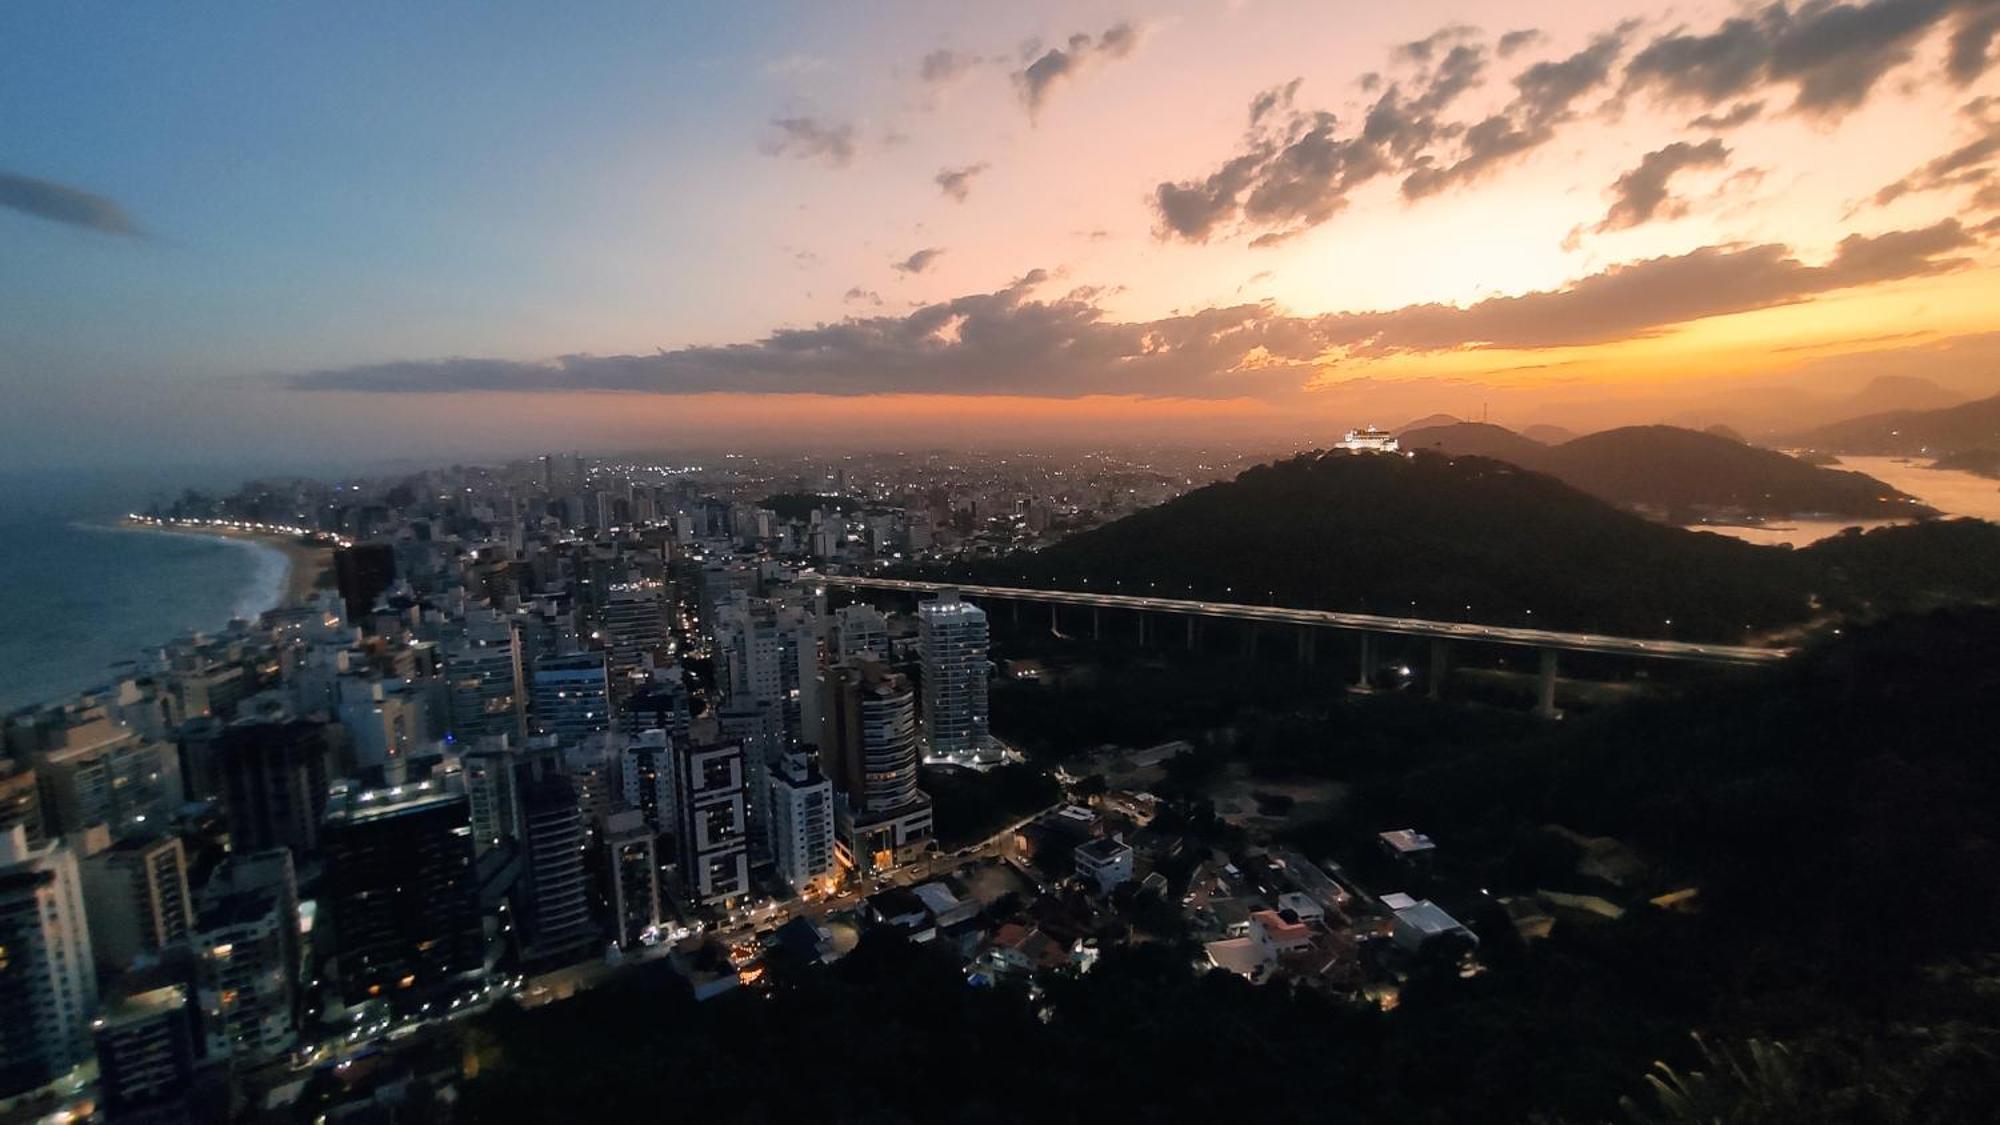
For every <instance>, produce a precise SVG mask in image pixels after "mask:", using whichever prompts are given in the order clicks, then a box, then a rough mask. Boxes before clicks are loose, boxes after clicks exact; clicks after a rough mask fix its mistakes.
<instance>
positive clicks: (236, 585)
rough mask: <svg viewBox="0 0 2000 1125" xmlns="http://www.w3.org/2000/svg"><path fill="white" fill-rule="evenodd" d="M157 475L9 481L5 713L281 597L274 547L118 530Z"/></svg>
mask: <svg viewBox="0 0 2000 1125" xmlns="http://www.w3.org/2000/svg"><path fill="white" fill-rule="evenodd" d="M159 479H160V478H159V477H157V476H153V475H151V474H148V475H146V476H143V477H141V476H130V475H127V476H123V477H114V476H107V475H102V474H97V475H89V476H54V475H41V474H38V475H36V476H34V477H25V476H18V475H15V476H7V477H0V712H5V711H12V710H14V709H16V708H18V707H23V706H26V705H29V704H34V703H43V702H53V701H56V700H60V699H63V698H66V697H68V696H69V695H71V694H74V693H76V692H79V691H83V690H86V689H88V688H92V687H96V686H98V685H101V684H106V683H109V682H112V681H113V680H115V679H116V677H117V675H118V666H119V665H121V664H125V663H127V662H130V661H132V660H135V659H136V658H138V657H139V656H140V655H141V653H142V652H143V650H145V649H147V648H149V647H153V646H156V645H160V644H163V643H165V642H167V641H170V640H172V639H174V638H175V637H178V636H183V635H185V634H187V633H190V632H195V631H211V632H212V631H215V630H218V629H221V628H222V627H223V626H225V625H227V624H228V623H229V621H230V619H231V618H232V617H254V616H256V615H257V614H259V613H261V612H263V611H264V610H266V609H269V608H271V607H272V606H274V605H276V604H277V603H278V601H279V600H280V599H281V598H282V597H283V596H284V591H285V581H286V575H287V571H288V565H289V564H288V562H287V559H286V557H285V553H284V552H283V551H280V550H278V549H276V548H274V547H270V546H266V545H263V544H260V543H254V542H249V541H246V540H235V539H220V538H211V537H208V536H200V535H186V534H178V533H173V532H163V531H139V530H128V529H125V528H121V527H118V526H116V522H115V521H116V520H117V518H118V517H119V516H120V515H122V514H124V513H125V512H127V511H130V510H132V509H133V508H136V507H140V506H143V505H144V503H145V502H146V499H147V497H148V495H149V492H150V490H151V489H152V488H154V487H156V486H157V484H158V482H159ZM191 483H208V482H205V481H203V482H191Z"/></svg>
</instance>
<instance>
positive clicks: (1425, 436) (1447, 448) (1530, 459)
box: [1398, 422, 1549, 469]
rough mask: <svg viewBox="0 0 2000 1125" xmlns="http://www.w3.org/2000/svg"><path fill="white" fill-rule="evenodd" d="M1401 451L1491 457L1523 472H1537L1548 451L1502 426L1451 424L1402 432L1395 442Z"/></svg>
mask: <svg viewBox="0 0 2000 1125" xmlns="http://www.w3.org/2000/svg"><path fill="white" fill-rule="evenodd" d="M1398 440H1399V441H1401V442H1402V445H1403V448H1404V449H1423V450H1429V451H1430V452H1432V453H1442V454H1444V455H1445V456H1447V457H1491V458H1493V459H1494V460H1496V461H1510V462H1512V463H1514V464H1516V465H1519V466H1521V467H1522V468H1524V469H1535V468H1540V467H1541V464H1542V461H1543V459H1544V458H1545V457H1547V456H1548V453H1549V447H1548V446H1546V445H1543V444H1542V443H1541V442H1538V441H1531V440H1529V439H1528V438H1525V437H1522V436H1521V435H1520V434H1517V433H1515V432H1514V431H1512V430H1510V429H1507V428H1506V427H1504V426H1495V425H1492V424H1490V423H1487V422H1454V423H1451V424H1450V425H1444V426H1427V427H1425V428H1423V429H1419V430H1409V431H1406V432H1405V433H1404V434H1403V435H1402V436H1401V437H1400V438H1399V439H1398Z"/></svg>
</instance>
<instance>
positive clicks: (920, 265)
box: [890, 246, 944, 273]
mask: <svg viewBox="0 0 2000 1125" xmlns="http://www.w3.org/2000/svg"><path fill="white" fill-rule="evenodd" d="M943 254H944V248H943V247H941V246H926V247H924V248H923V249H922V250H919V251H917V252H916V253H914V254H911V255H910V256H909V257H907V258H904V259H903V260H902V261H900V262H896V263H894V264H893V265H892V266H891V267H890V268H892V269H894V270H895V271H896V272H897V273H922V272H924V271H925V270H927V269H929V268H930V267H931V263H932V262H935V261H937V260H938V258H939V257H941V256H942V255H943Z"/></svg>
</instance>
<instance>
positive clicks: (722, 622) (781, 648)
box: [715, 595, 819, 749]
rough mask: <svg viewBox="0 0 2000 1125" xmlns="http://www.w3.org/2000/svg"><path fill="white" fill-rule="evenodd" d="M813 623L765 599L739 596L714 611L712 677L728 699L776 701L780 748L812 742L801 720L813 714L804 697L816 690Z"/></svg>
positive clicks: (812, 706)
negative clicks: (781, 735)
mask: <svg viewBox="0 0 2000 1125" xmlns="http://www.w3.org/2000/svg"><path fill="white" fill-rule="evenodd" d="M815 629H816V619H815V617H814V616H813V615H812V614H811V613H808V612H807V611H806V610H805V609H803V608H801V607H799V606H796V605H786V604H784V603H782V602H779V601H777V600H774V599H770V598H748V597H744V596H742V595H738V596H737V597H736V598H735V600H734V601H732V602H729V603H727V604H725V605H723V606H720V607H718V608H717V610H716V621H715V644H716V658H717V672H716V679H717V681H718V682H720V683H722V684H723V685H725V694H727V695H728V697H729V698H730V699H731V700H732V701H742V700H755V701H757V702H760V703H775V704H777V705H778V706H779V708H780V715H781V717H782V718H783V720H784V730H785V748H786V749H791V748H792V747H795V746H797V745H798V744H799V743H800V742H806V741H811V737H812V736H811V734H810V732H808V731H806V730H805V729H804V726H803V724H804V721H805V717H806V716H807V715H808V714H815V713H817V710H818V708H817V705H816V704H815V703H811V702H808V701H807V700H806V699H805V698H804V696H805V693H807V692H810V691H813V690H815V689H816V687H817V682H816V680H815V673H816V672H817V670H818V666H819V639H818V636H817V634H816V632H815Z"/></svg>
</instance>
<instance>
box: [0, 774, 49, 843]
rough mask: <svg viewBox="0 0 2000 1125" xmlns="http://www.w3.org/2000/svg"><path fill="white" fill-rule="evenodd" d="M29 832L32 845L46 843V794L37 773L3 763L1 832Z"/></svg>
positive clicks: (0, 776)
mask: <svg viewBox="0 0 2000 1125" xmlns="http://www.w3.org/2000/svg"><path fill="white" fill-rule="evenodd" d="M17 824H18V825H20V826H21V827H22V828H24V829H26V830H27V833H28V842H29V843H30V844H39V843H41V842H42V838H43V833H42V794H41V790H40V788H39V787H38V786H37V785H36V782H35V771H34V770H31V769H28V768H26V767H24V766H22V765H20V764H18V763H16V762H11V761H4V760H0V832H4V831H6V830H7V829H9V828H12V827H14V826H15V825H17Z"/></svg>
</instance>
